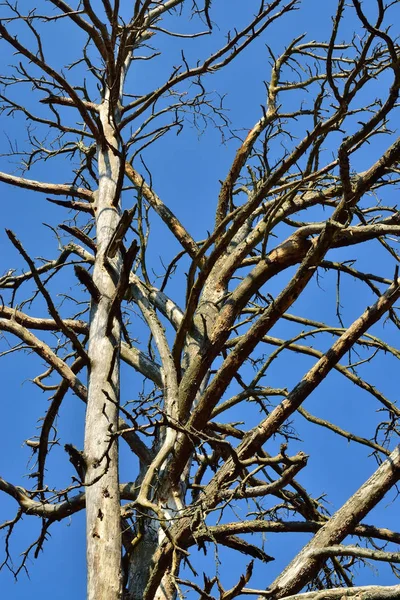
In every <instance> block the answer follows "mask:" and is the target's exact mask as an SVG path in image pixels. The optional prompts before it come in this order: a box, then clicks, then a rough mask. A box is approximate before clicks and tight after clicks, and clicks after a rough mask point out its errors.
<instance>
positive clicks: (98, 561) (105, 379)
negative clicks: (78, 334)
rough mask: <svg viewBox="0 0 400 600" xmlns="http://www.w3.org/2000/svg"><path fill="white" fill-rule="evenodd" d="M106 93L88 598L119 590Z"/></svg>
mask: <svg viewBox="0 0 400 600" xmlns="http://www.w3.org/2000/svg"><path fill="white" fill-rule="evenodd" d="M109 112H110V111H109V102H108V100H107V99H106V100H105V101H104V102H103V104H102V105H101V107H100V120H101V123H102V127H103V134H104V137H105V140H106V143H103V146H102V147H99V148H98V163H99V165H98V171H99V189H98V195H97V198H96V205H95V218H96V234H97V254H96V258H95V264H94V271H93V282H94V284H95V286H96V287H97V289H98V292H99V294H98V298H93V299H92V308H91V314H90V333H89V350H88V352H89V361H90V370H89V383H88V404H87V414H86V428H85V458H86V463H87V473H86V486H87V487H86V521H87V566H88V595H87V597H88V600H118V599H120V598H121V594H122V583H121V582H122V578H121V527H120V498H119V481H118V442H117V438H116V437H115V436H114V435H113V434H115V432H116V431H117V428H118V426H117V424H118V403H119V391H120V377H119V351H120V323H119V318H118V316H114V315H110V308H111V304H112V298H113V294H114V292H115V287H116V284H117V282H118V280H119V277H120V274H121V256H120V254H119V253H118V254H117V256H116V257H114V258H112V259H110V258H108V257H107V256H106V250H107V246H108V244H109V242H110V239H111V238H112V236H113V233H114V231H115V228H116V226H117V224H118V221H119V218H120V210H119V198H118V197H117V196H118V194H119V191H118V181H119V175H120V162H121V161H120V157H119V155H118V141H117V133H116V127H115V123H114V118H113V116H112V115H110V114H109Z"/></svg>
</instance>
